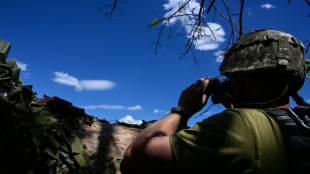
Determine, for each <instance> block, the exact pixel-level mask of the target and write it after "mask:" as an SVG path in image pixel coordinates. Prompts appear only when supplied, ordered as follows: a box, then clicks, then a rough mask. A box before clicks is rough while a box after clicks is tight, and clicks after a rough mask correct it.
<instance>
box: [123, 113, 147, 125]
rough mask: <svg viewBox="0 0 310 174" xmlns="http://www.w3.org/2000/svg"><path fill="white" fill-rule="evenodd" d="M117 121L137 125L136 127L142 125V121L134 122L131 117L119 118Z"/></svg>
mask: <svg viewBox="0 0 310 174" xmlns="http://www.w3.org/2000/svg"><path fill="white" fill-rule="evenodd" d="M118 121H119V122H124V123H128V124H138V125H140V124H142V120H135V119H134V118H132V116H131V115H126V116H125V117H123V118H121V119H120V120H118Z"/></svg>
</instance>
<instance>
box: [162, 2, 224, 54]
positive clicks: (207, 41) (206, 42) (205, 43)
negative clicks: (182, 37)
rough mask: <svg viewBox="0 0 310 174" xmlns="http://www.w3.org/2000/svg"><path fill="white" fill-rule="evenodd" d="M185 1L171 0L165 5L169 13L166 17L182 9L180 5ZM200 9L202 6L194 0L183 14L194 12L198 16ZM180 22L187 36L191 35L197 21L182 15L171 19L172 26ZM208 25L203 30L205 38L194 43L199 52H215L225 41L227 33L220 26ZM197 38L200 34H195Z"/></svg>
mask: <svg viewBox="0 0 310 174" xmlns="http://www.w3.org/2000/svg"><path fill="white" fill-rule="evenodd" d="M184 1H185V0H169V1H168V3H166V4H164V5H163V6H164V9H165V10H167V11H168V12H167V13H166V14H165V17H167V16H169V15H171V14H173V13H174V12H175V11H177V10H178V8H179V7H180V4H182V3H184ZM199 8H200V4H199V3H198V2H197V1H196V0H192V1H190V2H189V3H188V5H187V6H185V7H184V8H183V11H182V12H181V13H187V14H191V13H192V11H193V12H194V13H195V14H198V11H199ZM191 10H192V11H191ZM179 13H180V12H179ZM178 20H179V21H181V22H180V23H181V25H182V26H183V27H184V28H185V32H186V34H190V33H191V29H192V27H191V26H192V25H194V24H195V20H193V19H192V18H190V17H189V16H186V15H185V16H182V15H181V17H178V18H172V19H170V21H169V22H170V24H175V23H176V22H177V21H178ZM207 25H208V26H207V27H202V28H201V33H200V34H201V35H203V37H200V38H197V42H196V43H194V44H195V46H196V47H195V48H196V49H198V50H203V51H207V50H214V49H216V48H218V47H219V44H220V43H222V42H224V41H225V39H224V36H225V31H224V29H223V27H222V26H221V25H220V24H217V23H212V22H208V23H207ZM188 37H192V36H188ZM195 37H198V33H196V34H195Z"/></svg>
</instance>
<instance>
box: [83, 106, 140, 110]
mask: <svg viewBox="0 0 310 174" xmlns="http://www.w3.org/2000/svg"><path fill="white" fill-rule="evenodd" d="M82 108H84V109H89V110H90V109H115V110H121V109H126V110H141V109H142V107H141V106H140V105H136V106H129V107H125V106H122V105H89V106H84V107H82Z"/></svg>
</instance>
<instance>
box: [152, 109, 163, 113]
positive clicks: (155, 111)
mask: <svg viewBox="0 0 310 174" xmlns="http://www.w3.org/2000/svg"><path fill="white" fill-rule="evenodd" d="M163 112H164V111H163V110H159V109H154V111H153V113H155V114H158V113H163Z"/></svg>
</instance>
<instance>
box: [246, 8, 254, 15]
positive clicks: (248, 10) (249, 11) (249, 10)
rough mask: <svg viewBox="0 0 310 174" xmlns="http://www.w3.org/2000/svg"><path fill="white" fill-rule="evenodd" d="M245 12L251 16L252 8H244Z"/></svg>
mask: <svg viewBox="0 0 310 174" xmlns="http://www.w3.org/2000/svg"><path fill="white" fill-rule="evenodd" d="M245 9H246V11H247V13H248V16H252V10H251V9H250V8H248V7H247V8H245Z"/></svg>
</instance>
